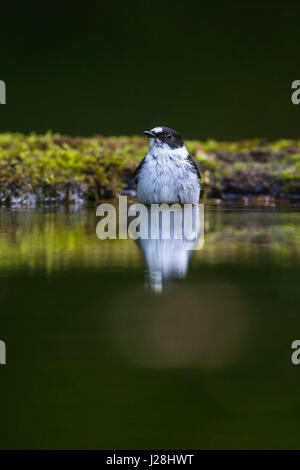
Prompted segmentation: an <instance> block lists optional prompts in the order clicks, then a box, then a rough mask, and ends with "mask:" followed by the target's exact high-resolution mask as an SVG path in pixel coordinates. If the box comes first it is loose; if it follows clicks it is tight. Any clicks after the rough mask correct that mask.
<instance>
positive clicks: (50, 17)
mask: <svg viewBox="0 0 300 470" xmlns="http://www.w3.org/2000/svg"><path fill="white" fill-rule="evenodd" d="M299 13H300V5H299V3H298V5H297V3H295V2H289V1H286V2H281V3H274V2H273V3H271V2H240V3H238V2H232V1H230V2H223V3H222V4H220V2H218V3H216V2H214V1H210V2H209V3H208V2H205V3H202V2H191V1H184V2H183V1H182V2H147V3H146V2H141V1H140V2H132V1H125V2H124V1H123V2H118V1H104V2H101V1H100V2H99V1H98V2H96V1H90V2H85V3H83V4H82V5H81V8H80V9H79V8H78V7H77V6H76V4H75V3H74V2H73V3H68V2H61V3H60V4H59V5H57V4H55V3H51V4H50V5H49V6H47V5H45V4H40V6H37V5H35V6H34V7H31V6H30V4H29V3H28V2H24V3H23V4H22V3H19V4H18V5H17V6H16V5H15V4H11V5H1V17H2V18H1V33H0V34H1V36H0V38H1V68H0V79H2V80H5V81H6V84H7V104H6V105H5V106H1V107H0V122H1V128H0V130H1V131H22V132H30V131H37V132H44V131H46V130H48V129H52V130H53V131H59V132H62V133H68V134H71V135H91V134H95V133H102V134H105V135H111V134H115V135H120V134H139V133H140V132H141V131H143V130H144V129H145V128H149V127H152V126H154V125H157V124H165V125H168V126H170V127H174V128H175V129H177V130H178V131H180V132H181V133H182V135H183V137H185V138H208V137H212V138H217V139H239V138H250V137H255V136H258V137H266V138H269V139H272V138H279V137H299V122H300V105H299V106H295V105H293V104H292V103H291V83H292V81H293V80H296V79H300V67H299V66H300V53H299V52H300V51H299V48H300V46H299V44H300V41H299V36H300V34H299Z"/></svg>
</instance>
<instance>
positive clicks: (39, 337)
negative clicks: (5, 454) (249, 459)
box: [0, 203, 300, 449]
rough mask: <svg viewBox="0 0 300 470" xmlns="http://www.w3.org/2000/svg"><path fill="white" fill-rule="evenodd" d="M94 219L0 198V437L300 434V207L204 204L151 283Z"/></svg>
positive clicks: (218, 438) (249, 443) (145, 265)
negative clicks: (183, 247) (10, 204)
mask: <svg viewBox="0 0 300 470" xmlns="http://www.w3.org/2000/svg"><path fill="white" fill-rule="evenodd" d="M97 222H98V219H97V217H96V207H94V206H92V207H76V206H69V207H41V208H35V209H30V208H14V209H9V208H1V209H0V280H1V284H0V339H2V340H4V341H5V342H6V345H7V365H5V366H0V385H1V405H2V406H1V410H2V411H1V421H0V446H1V448H122V449H127V448H128V449H133V448H150V449H151V448H165V449H167V448H195V449H197V448H199V449H210V448H299V439H298V423H299V419H300V398H299V397H300V394H299V391H300V366H298V368H297V366H294V365H293V364H292V363H291V352H292V350H291V343H292V341H293V340H294V339H298V338H300V322H299V301H300V292H299V281H300V227H299V222H300V207H299V206H298V205H297V204H293V205H287V204H284V205H279V204H276V205H275V204H266V205H265V204H262V205H261V204H259V205H254V204H248V205H247V206H245V205H244V204H243V205H239V204H224V203H222V204H214V203H205V220H204V228H205V239H204V246H203V248H202V249H200V250H196V251H193V252H191V253H190V254H189V256H188V258H187V260H186V266H185V269H183V270H179V271H178V270H177V274H176V270H175V271H174V269H173V270H172V269H171V271H170V272H171V275H170V276H169V278H168V276H167V275H165V276H164V277H163V280H162V283H161V289H155V284H153V282H152V281H151V279H152V278H151V272H150V271H151V266H150V264H151V260H152V261H155V253H154V254H153V253H152V254H151V256H150V257H149V251H148V252H147V249H146V248H145V246H143V245H142V244H140V243H138V242H136V241H133V240H105V241H103V240H102V241H101V240H99V239H98V238H97V237H96V232H95V230H96V224H97ZM164 253H167V255H166V256H165V258H164V262H167V263H168V262H171V256H170V250H169V251H168V250H167V252H166V250H165V249H164ZM176 256H177V258H176ZM166 257H167V260H166ZM149 260H150V261H149ZM172 263H173V264H172V266H173V267H174V266H178V250H177V251H176V249H175V250H174V256H173V260H172ZM176 263H177V264H176ZM155 269H156V272H157V265H156V267H155Z"/></svg>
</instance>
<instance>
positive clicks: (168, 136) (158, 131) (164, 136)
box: [144, 126, 184, 149]
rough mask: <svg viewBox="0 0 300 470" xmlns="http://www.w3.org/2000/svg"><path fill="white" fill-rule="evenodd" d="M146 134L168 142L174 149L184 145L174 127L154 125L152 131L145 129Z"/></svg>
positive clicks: (162, 141) (165, 142)
mask: <svg viewBox="0 0 300 470" xmlns="http://www.w3.org/2000/svg"><path fill="white" fill-rule="evenodd" d="M144 134H145V135H146V136H147V137H149V138H151V139H155V140H157V141H159V142H161V143H164V144H168V145H169V147H171V148H173V149H176V148H180V147H183V145H184V144H183V141H182V139H181V137H180V135H179V134H178V133H177V132H176V131H174V129H170V127H165V126H158V127H154V128H153V129H151V131H145V132H144Z"/></svg>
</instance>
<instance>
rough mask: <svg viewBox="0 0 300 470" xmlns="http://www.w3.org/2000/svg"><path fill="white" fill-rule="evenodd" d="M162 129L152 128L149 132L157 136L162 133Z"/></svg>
mask: <svg viewBox="0 0 300 470" xmlns="http://www.w3.org/2000/svg"><path fill="white" fill-rule="evenodd" d="M162 130H163V129H162V127H153V129H151V132H154V133H155V134H159V133H160V132H162Z"/></svg>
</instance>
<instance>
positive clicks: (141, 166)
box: [132, 157, 146, 183]
mask: <svg viewBox="0 0 300 470" xmlns="http://www.w3.org/2000/svg"><path fill="white" fill-rule="evenodd" d="M145 160H146V157H145V158H143V160H142V161H141V162H140V163H139V165H138V167H137V168H136V170H135V172H134V173H133V175H132V178H133V180H134V181H136V182H137V183H138V182H139V174H140V171H141V169H142V168H143V166H144V164H145Z"/></svg>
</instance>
